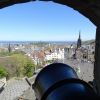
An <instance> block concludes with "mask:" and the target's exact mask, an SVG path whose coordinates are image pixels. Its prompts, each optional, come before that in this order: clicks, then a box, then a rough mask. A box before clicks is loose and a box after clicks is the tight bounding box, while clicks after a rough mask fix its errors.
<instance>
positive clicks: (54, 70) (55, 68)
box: [33, 63, 96, 100]
mask: <svg viewBox="0 0 100 100" xmlns="http://www.w3.org/2000/svg"><path fill="white" fill-rule="evenodd" d="M33 89H34V91H35V95H36V98H37V100H90V99H91V100H95V97H96V95H95V93H94V91H93V89H92V87H91V86H90V85H89V84H87V83H86V82H84V81H82V80H79V79H78V76H77V74H76V72H75V71H74V70H73V68H71V67H70V66H68V65H66V64H62V63H54V64H51V65H48V66H46V67H45V68H43V70H41V71H40V73H39V74H38V75H37V77H36V79H35V82H34V84H33Z"/></svg>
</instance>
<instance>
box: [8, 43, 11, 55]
mask: <svg viewBox="0 0 100 100" xmlns="http://www.w3.org/2000/svg"><path fill="white" fill-rule="evenodd" d="M8 51H9V53H10V52H11V46H10V44H9V45H8Z"/></svg>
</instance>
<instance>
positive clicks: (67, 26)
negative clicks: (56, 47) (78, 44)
mask: <svg viewBox="0 0 100 100" xmlns="http://www.w3.org/2000/svg"><path fill="white" fill-rule="evenodd" d="M79 31H81V37H82V40H90V39H94V38H95V33H96V27H95V26H94V25H93V24H92V23H91V22H90V21H89V20H88V19H87V18H86V17H84V16H83V15H81V14H80V13H78V11H75V10H73V9H72V8H70V7H67V6H65V5H60V4H57V3H53V2H40V1H36V2H29V3H24V4H16V5H14V6H10V7H6V8H3V9H1V10H0V40H7V41H8V40H10V41H27V40H28V41H50V40H51V41H76V40H77V38H78V35H79Z"/></svg>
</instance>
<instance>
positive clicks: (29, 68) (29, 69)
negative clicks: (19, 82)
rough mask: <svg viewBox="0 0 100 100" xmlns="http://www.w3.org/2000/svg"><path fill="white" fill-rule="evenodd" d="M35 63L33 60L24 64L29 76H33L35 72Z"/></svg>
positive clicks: (25, 73)
mask: <svg viewBox="0 0 100 100" xmlns="http://www.w3.org/2000/svg"><path fill="white" fill-rule="evenodd" d="M34 68H35V65H34V64H33V63H32V62H31V61H28V62H27V64H26V65H25V66H24V75H25V76H27V77H31V76H32V75H33V72H34Z"/></svg>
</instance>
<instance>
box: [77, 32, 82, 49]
mask: <svg viewBox="0 0 100 100" xmlns="http://www.w3.org/2000/svg"><path fill="white" fill-rule="evenodd" d="M81 42H82V41H81V32H80V31H79V38H78V40H77V48H80V47H81Z"/></svg>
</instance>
